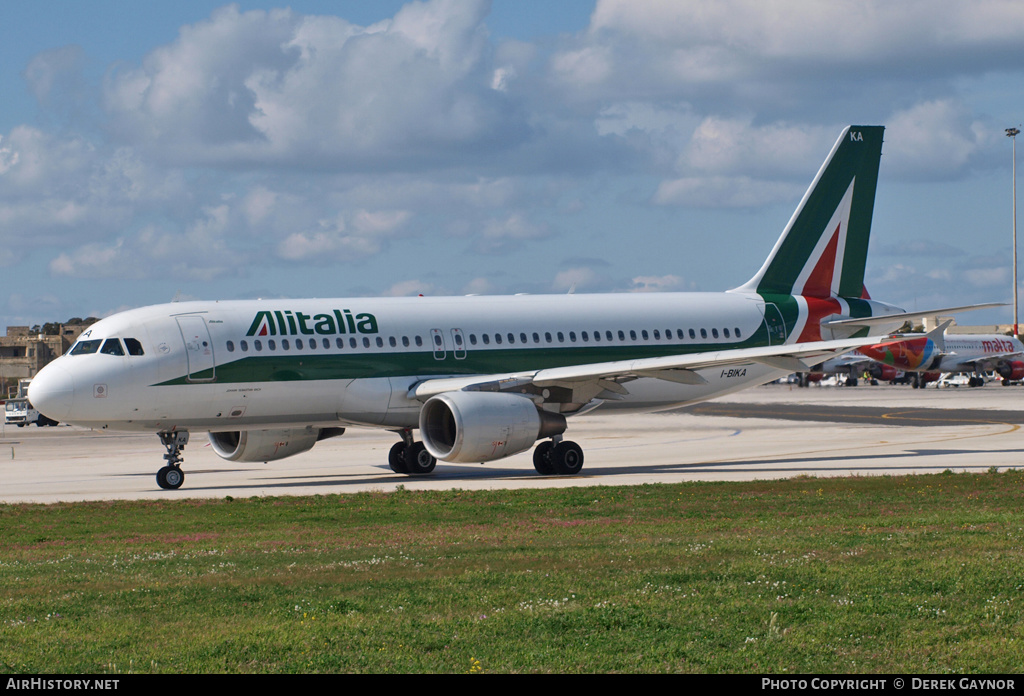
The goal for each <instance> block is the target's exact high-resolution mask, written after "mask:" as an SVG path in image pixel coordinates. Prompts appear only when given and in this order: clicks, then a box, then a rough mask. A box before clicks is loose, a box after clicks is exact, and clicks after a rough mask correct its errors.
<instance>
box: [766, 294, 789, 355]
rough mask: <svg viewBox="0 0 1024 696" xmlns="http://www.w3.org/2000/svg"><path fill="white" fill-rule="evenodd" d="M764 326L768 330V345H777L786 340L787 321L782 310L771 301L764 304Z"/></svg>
mask: <svg viewBox="0 0 1024 696" xmlns="http://www.w3.org/2000/svg"><path fill="white" fill-rule="evenodd" d="M764 326H765V328H766V329H767V330H768V345H770V346H777V345H781V344H783V343H785V342H786V322H785V320H784V319H783V318H782V312H780V311H779V308H778V307H777V306H776V305H774V304H773V303H771V302H766V303H765V305H764Z"/></svg>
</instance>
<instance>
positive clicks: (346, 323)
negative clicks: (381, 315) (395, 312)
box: [245, 309, 378, 336]
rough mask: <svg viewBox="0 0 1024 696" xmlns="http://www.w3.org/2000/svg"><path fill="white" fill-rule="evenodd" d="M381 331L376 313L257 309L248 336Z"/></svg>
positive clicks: (342, 310) (370, 332) (316, 334)
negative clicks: (321, 312) (323, 312)
mask: <svg viewBox="0 0 1024 696" xmlns="http://www.w3.org/2000/svg"><path fill="white" fill-rule="evenodd" d="M345 333H350V334H354V333H361V334H375V333H378V328H377V317H375V316H373V315H372V314H365V313H363V314H352V311H351V310H348V309H335V310H332V311H331V313H330V314H305V313H303V312H293V311H291V310H290V309H285V310H279V309H275V310H274V311H272V312H271V311H261V312H256V316H255V317H254V318H253V320H252V324H250V326H249V330H248V331H247V332H246V334H245V335H246V336H304V335H305V336H331V335H334V334H345Z"/></svg>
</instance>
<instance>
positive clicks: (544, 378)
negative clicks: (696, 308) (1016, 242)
mask: <svg viewBox="0 0 1024 696" xmlns="http://www.w3.org/2000/svg"><path fill="white" fill-rule="evenodd" d="M877 340H878V339H877V337H875V338H859V339H844V340H838V341H816V342H811V343H796V344H789V345H779V346H762V347H759V348H736V349H732V350H720V351H707V352H701V353H691V354H686V355H670V356H665V357H660V358H640V359H637V360H615V361H612V362H603V363H590V364H584V365H568V366H565V367H553V368H547V369H542V370H535V371H530V372H516V373H507V374H494V375H473V376H470V377H452V378H442V379H428V380H425V381H423V382H419V383H417V384H415V385H413V386H412V388H411V389H410V390H409V398H410V399H419V400H421V401H425V400H427V399H429V398H430V397H432V396H435V395H437V394H442V393H444V392H450V391H461V390H466V391H528V390H530V389H538V390H543V389H549V388H568V389H571V390H572V391H573V396H572V397H571V399H570V400H571V401H573V402H576V403H585V402H589V401H590V400H591V399H595V398H600V399H620V398H622V397H623V396H625V395H627V394H628V393H629V390H628V389H627V388H626V387H625V386H623V383H625V382H629V381H631V380H634V379H639V378H641V377H650V378H654V379H662V380H667V381H669V382H677V383H680V384H693V385H699V384H707V380H705V379H704V378H703V377H701V376H700V374H699V373H698V372H697V370H700V369H705V368H712V367H726V366H730V365H751V364H754V363H759V364H762V365H769V366H771V367H774V368H778V369H780V370H788V371H790V372H809V371H810V369H811V368H810V367H809V364H815V363H817V362H821V361H822V360H827V359H828V358H833V357H836V356H837V355H841V354H843V353H846V352H848V351H851V350H853V349H855V348H859V347H860V346H863V345H867V344H870V343H872V342H874V341H877ZM585 397H589V398H585ZM555 400H558V399H555Z"/></svg>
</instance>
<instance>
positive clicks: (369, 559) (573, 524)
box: [0, 471, 1024, 674]
mask: <svg viewBox="0 0 1024 696" xmlns="http://www.w3.org/2000/svg"><path fill="white" fill-rule="evenodd" d="M1022 493H1024V473H1021V472H1019V471H1009V472H1001V473H999V472H990V473H987V474H981V475H971V474H951V473H947V474H943V475H935V476H907V477H871V478H848V479H814V478H798V479H793V480H788V481H765V482H752V483H684V484H675V485H658V486H638V487H622V488H611V487H595V488H568V489H551V490H535V491H534V490H520V491H492V492H486V491H480V492H477V491H474V492H467V491H450V492H434V493H431V492H411V491H406V490H399V491H397V492H394V493H379V494H373V493H360V494H355V495H338V496H317V497H311V498H254V499H246V500H231V499H222V500H216V501H176V502H110V503H83V504H58V505H49V506H43V505H7V506H0V529H2V531H3V542H2V544H0V590H2V592H0V671H3V672H7V673H51V672H56V673H120V674H125V673H146V672H187V673H210V672H217V673H219V672H275V673H277V672H455V673H458V672H483V673H488V672H490V673H507V672H756V673H789V674H792V673H809V672H815V673H850V672H858V673H867V672H890V673H893V672H910V673H921V672H927V673H954V672H990V673H991V672H1018V671H1019V670H1020V668H1021V655H1022V654H1024V621H1022V618H1024V592H1022V590H1024V510H1022V502H1024V495H1022Z"/></svg>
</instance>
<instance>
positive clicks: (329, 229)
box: [277, 210, 410, 263]
mask: <svg viewBox="0 0 1024 696" xmlns="http://www.w3.org/2000/svg"><path fill="white" fill-rule="evenodd" d="M409 218H410V213H409V212H408V211H404V210H390V211H366V210H359V211H355V212H354V213H353V214H351V215H348V216H346V215H338V216H336V217H334V218H329V219H324V220H321V221H320V222H319V228H318V229H317V230H310V231H305V232H295V233H292V234H290V235H288V237H286V238H285V239H284V240H282V241H281V242H280V243H279V244H278V245H277V254H278V256H279V257H280V258H282V259H286V260H288V261H304V260H307V259H312V260H315V261H317V262H321V263H326V262H329V261H338V260H340V261H355V260H358V259H362V258H365V257H367V256H372V255H375V254H378V253H380V252H381V251H382V250H383V248H384V245H385V243H386V241H387V240H388V239H389V238H391V237H393V236H394V235H395V234H397V233H398V231H399V230H400V229H401V228H402V226H403V225H404V224H405V223H406V222H407V221H408V220H409Z"/></svg>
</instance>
